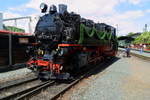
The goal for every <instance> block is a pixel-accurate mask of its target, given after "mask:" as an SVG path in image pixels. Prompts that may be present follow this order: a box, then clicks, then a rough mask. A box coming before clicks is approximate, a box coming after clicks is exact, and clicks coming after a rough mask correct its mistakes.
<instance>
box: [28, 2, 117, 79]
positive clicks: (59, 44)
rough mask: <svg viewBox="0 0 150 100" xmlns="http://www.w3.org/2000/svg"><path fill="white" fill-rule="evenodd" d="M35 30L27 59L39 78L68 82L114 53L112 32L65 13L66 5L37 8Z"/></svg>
mask: <svg viewBox="0 0 150 100" xmlns="http://www.w3.org/2000/svg"><path fill="white" fill-rule="evenodd" d="M40 8H41V12H42V13H45V14H44V15H43V16H42V17H40V19H39V21H38V23H37V25H36V28H35V38H36V41H35V43H33V45H32V46H30V47H28V51H29V52H28V53H29V54H30V55H31V59H30V60H29V61H28V62H27V66H28V68H30V69H32V70H34V71H35V72H36V73H38V77H39V78H40V79H69V78H70V77H71V76H72V75H73V74H74V73H76V72H78V71H79V70H80V69H81V68H84V67H86V65H87V64H89V63H92V64H95V62H100V61H102V60H103V59H104V58H107V57H114V56H115V55H116V53H117V47H118V44H117V38H116V29H115V28H114V27H112V26H110V25H107V24H105V23H95V22H94V21H92V20H89V19H85V18H81V16H80V15H79V14H76V13H74V12H71V13H69V12H68V11H67V6H66V5H64V4H60V5H59V11H57V8H56V6H55V5H51V6H50V8H49V11H47V9H48V6H47V5H46V4H44V3H42V4H41V6H40Z"/></svg>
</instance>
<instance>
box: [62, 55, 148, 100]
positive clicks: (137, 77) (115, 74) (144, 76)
mask: <svg viewBox="0 0 150 100" xmlns="http://www.w3.org/2000/svg"><path fill="white" fill-rule="evenodd" d="M149 76H150V62H146V61H142V60H140V59H138V58H135V57H131V58H123V57H122V58H121V59H119V60H118V61H116V62H115V63H113V64H112V65H110V66H109V67H108V68H107V69H105V70H104V71H103V72H100V73H98V74H96V75H93V76H92V78H89V79H88V80H86V83H88V85H85V86H83V85H82V86H81V85H79V88H74V89H73V92H70V93H69V92H67V93H68V94H69V100H150V95H149V93H150V85H149V84H150V77H149ZM81 83H82V82H81ZM64 96H65V95H64ZM62 99H63V98H62ZM64 100H65V99H64Z"/></svg>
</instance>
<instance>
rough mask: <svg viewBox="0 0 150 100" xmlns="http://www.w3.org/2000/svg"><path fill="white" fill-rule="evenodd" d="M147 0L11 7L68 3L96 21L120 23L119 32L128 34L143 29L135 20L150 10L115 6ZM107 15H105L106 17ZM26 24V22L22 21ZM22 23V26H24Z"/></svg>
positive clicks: (36, 0)
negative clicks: (123, 9)
mask: <svg viewBox="0 0 150 100" xmlns="http://www.w3.org/2000/svg"><path fill="white" fill-rule="evenodd" d="M143 1H146V0H109V1H108V0H30V1H29V2H28V3H27V4H24V5H22V6H19V7H16V8H10V10H13V11H15V10H17V9H18V8H19V10H21V9H22V10H26V8H33V9H36V10H37V11H39V12H38V13H40V9H39V6H40V4H41V3H42V2H44V3H46V4H48V5H49V6H50V5H51V4H55V5H58V4H60V3H63V4H67V5H68V10H69V11H74V12H76V13H79V14H81V16H83V17H85V18H89V19H92V20H95V21H99V22H105V23H108V24H111V25H113V26H116V25H117V24H118V26H119V32H120V33H121V34H127V33H128V32H139V31H142V29H140V28H139V26H137V23H136V22H135V20H137V18H140V17H142V16H144V15H145V14H147V13H150V10H146V11H142V10H136V11H127V12H122V13H118V12H117V11H116V10H115V7H116V6H117V5H118V4H120V3H122V2H124V3H130V4H133V5H139V4H140V3H141V2H143ZM37 15H38V14H32V15H31V16H37ZM8 16H9V14H7V16H6V17H8ZM10 16H15V15H14V14H12V13H11V14H10ZM104 16H105V17H104ZM36 22H37V20H35V19H34V17H33V22H32V27H33V28H34V27H35V24H36ZM22 24H23V25H25V24H24V23H22ZM23 25H22V26H23Z"/></svg>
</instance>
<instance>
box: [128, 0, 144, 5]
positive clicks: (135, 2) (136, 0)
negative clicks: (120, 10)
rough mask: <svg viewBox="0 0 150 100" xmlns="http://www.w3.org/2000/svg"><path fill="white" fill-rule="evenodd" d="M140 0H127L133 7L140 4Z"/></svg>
mask: <svg viewBox="0 0 150 100" xmlns="http://www.w3.org/2000/svg"><path fill="white" fill-rule="evenodd" d="M141 1H142V0H129V3H132V4H134V5H137V4H140V3H141Z"/></svg>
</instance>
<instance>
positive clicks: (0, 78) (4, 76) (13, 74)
mask: <svg viewBox="0 0 150 100" xmlns="http://www.w3.org/2000/svg"><path fill="white" fill-rule="evenodd" d="M31 73H32V71H31V70H29V69H27V68H22V69H18V70H14V71H9V72H5V73H0V82H5V81H10V80H13V79H17V78H21V77H24V76H26V75H29V74H31Z"/></svg>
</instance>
